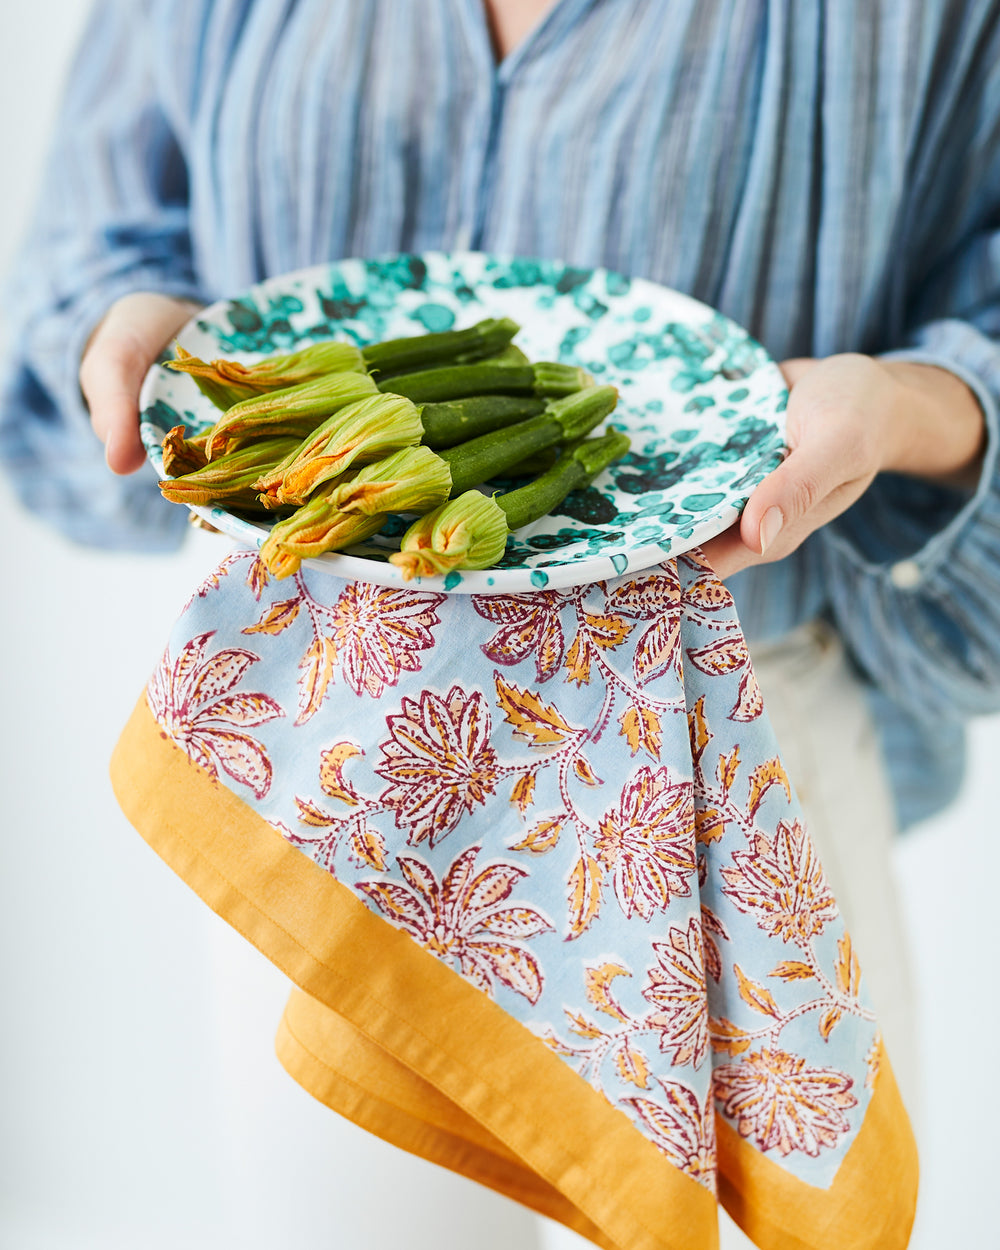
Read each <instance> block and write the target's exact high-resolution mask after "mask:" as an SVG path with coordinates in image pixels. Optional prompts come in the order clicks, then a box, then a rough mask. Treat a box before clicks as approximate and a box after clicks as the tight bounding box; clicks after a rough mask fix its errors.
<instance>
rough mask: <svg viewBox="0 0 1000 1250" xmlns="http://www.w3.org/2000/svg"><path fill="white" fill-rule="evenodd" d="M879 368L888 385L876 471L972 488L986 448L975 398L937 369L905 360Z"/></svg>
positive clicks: (958, 380)
mask: <svg viewBox="0 0 1000 1250" xmlns="http://www.w3.org/2000/svg"><path fill="white" fill-rule="evenodd" d="M879 365H880V367H881V368H882V369H883V370H884V371H885V373H886V375H887V377H888V380H889V383H890V399H889V407H888V429H889V435H888V437H887V440H886V452H885V456H884V459H883V463H882V469H883V470H888V471H891V472H895V473H902V474H905V475H907V476H908V477H918V478H922V479H924V480H926V481H930V482H937V483H940V484H941V485H947V486H953V487H958V488H961V489H974V488H975V485H976V483H977V481H978V478H979V473H980V470H981V468H982V461H983V454H984V451H985V447H986V422H985V418H984V416H983V410H982V408H981V407H980V405H979V401H978V399H977V398H976V396H975V394H974V393H973V392H972V391H971V390H970V388H969V387H968V386H967V385H966V384H965V383H964V382H963V381H962V379H961V378H959V377H957V376H956V375H955V374H954V373H952V372H951V371H950V370H948V369H946V368H942V367H939V366H937V365H929V364H922V363H916V362H911V361H906V360H882V361H879Z"/></svg>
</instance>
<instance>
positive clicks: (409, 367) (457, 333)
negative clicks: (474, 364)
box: [361, 317, 521, 379]
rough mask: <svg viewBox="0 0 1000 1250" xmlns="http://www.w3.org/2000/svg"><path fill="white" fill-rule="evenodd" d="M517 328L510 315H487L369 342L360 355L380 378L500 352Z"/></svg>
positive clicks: (466, 362) (478, 358) (466, 361)
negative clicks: (462, 324) (463, 324)
mask: <svg viewBox="0 0 1000 1250" xmlns="http://www.w3.org/2000/svg"><path fill="white" fill-rule="evenodd" d="M520 328H521V327H520V326H519V325H518V324H517V322H516V321H511V319H510V318H509V317H501V318H499V319H498V318H495V317H489V318H487V319H486V320H485V321H479V322H477V323H476V324H475V325H474V326H469V327H468V328H467V329H465V330H444V331H442V332H441V333H439V334H417V335H414V336H413V337H412V338H405V339H387V340H386V341H385V342H384V343H371V344H369V346H368V347H363V348H362V349H361V357H362V359H363V360H364V363H365V366H366V367H367V368H368V370H369V372H371V373H375V374H377V375H378V376H379V378H383V379H384V378H388V377H389V376H390V375H392V374H395V373H410V372H412V371H413V370H415V369H426V368H428V366H430V365H437V364H442V363H444V362H445V361H449V362H452V363H454V364H468V363H470V362H471V361H474V360H481V359H482V358H483V357H484V356H496V355H497V354H498V353H500V352H502V351H503V350H504V349H505V348H506V346H507V344H508V343H509V342H510V341H511V339H512V338H513V337H514V335H515V334H516V333H517V332H518V330H519V329H520Z"/></svg>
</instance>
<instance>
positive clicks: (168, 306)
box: [80, 293, 195, 473]
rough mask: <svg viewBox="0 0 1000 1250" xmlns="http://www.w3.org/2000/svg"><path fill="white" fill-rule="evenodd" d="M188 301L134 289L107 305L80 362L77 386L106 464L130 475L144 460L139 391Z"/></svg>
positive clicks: (185, 314) (183, 316) (186, 314)
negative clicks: (102, 445)
mask: <svg viewBox="0 0 1000 1250" xmlns="http://www.w3.org/2000/svg"><path fill="white" fill-rule="evenodd" d="M194 307H195V306H194V305H190V304H187V303H181V302H180V301H178V300H174V299H168V298H166V297H164V296H158V295H152V294H144V293H138V294H136V295H130V296H126V297H125V298H124V299H121V300H119V301H118V302H117V303H115V304H113V305H112V306H111V308H110V309H109V311H108V313H107V315H106V316H105V318H104V320H103V321H102V322H101V323H100V325H99V326H98V327H97V329H96V330H95V332H94V334H93V336H92V338H91V341H90V343H89V344H88V347H87V350H86V353H85V355H84V358H83V361H82V363H81V365H80V387H81V389H82V391H83V394H84V397H85V399H86V400H87V405H88V407H89V409H90V414H91V423H92V425H93V427H94V431H95V433H96V434H97V436H98V437H99V438H100V439H101V440H102V442H103V443H104V449H105V452H104V454H105V458H106V460H107V462H108V467H109V468H111V469H112V470H113V471H114V472H115V473H133V472H134V471H135V470H136V469H138V468H139V467H140V466H141V465H142V464H143V462H144V460H145V451H144V449H143V446H142V440H141V439H140V437H139V391H140V390H141V388H142V382H143V378H144V377H145V376H146V372H147V371H148V369H149V367H150V366H151V365H152V364H153V362H154V361H155V360H156V358H157V357H158V356H159V354H160V352H161V351H162V350H163V348H164V347H165V346H166V344H167V343H168V342H169V341H170V339H171V337H172V336H173V335H174V334H175V333H176V332H177V330H179V329H180V327H181V326H182V325H183V324H184V322H185V321H186V320H187V319H188V317H189V316H190V315H191V312H192V311H193V309H194Z"/></svg>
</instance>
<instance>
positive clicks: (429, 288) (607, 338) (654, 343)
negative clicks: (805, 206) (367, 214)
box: [140, 252, 787, 594]
mask: <svg viewBox="0 0 1000 1250" xmlns="http://www.w3.org/2000/svg"><path fill="white" fill-rule="evenodd" d="M502 316H507V317H513V318H514V320H515V321H517V322H518V323H519V324H520V326H521V327H522V328H521V332H520V333H519V334H518V336H517V339H516V342H517V344H518V345H519V346H520V347H521V348H522V349H523V350H524V351H525V352H527V354H528V355H529V356H530V357H531V358H532V359H533V360H562V361H565V362H567V363H570V364H578V365H582V366H583V367H584V368H585V369H588V370H589V371H590V372H591V373H592V374H593V375H594V377H595V378H596V379H597V381H599V382H601V383H611V384H612V385H614V386H616V387H617V388H618V390H619V394H620V398H619V402H618V408H617V409H616V411H615V412H614V414H613V415H612V417H611V421H610V423H611V424H612V425H614V426H615V427H617V428H619V429H622V430H624V431H625V432H626V433H627V434H628V435H629V436H630V438H631V440H632V448H631V450H630V452H629V453H628V455H627V456H626V457H625V458H624V459H623V460H621V461H620V462H618V463H617V464H615V465H612V466H611V468H610V469H609V470H607V471H605V472H604V473H603V474H601V476H600V477H599V478H598V479H597V480H596V481H595V482H594V483H593V484H592V485H591V486H590V487H588V488H587V489H586V490H582V491H576V492H575V493H574V494H572V495H570V496H569V497H568V498H567V499H566V500H565V501H564V502H563V503H562V504H561V505H560V506H559V507H558V508H557V509H556V510H555V512H554V513H553V514H552V515H550V516H548V517H545V518H543V519H542V520H541V521H538V522H536V523H535V524H533V525H530V526H526V527H525V528H524V529H521V530H519V531H518V532H517V534H516V535H513V536H511V538H510V540H509V541H508V544H507V550H506V551H505V553H504V555H503V557H502V559H501V560H500V562H499V564H498V565H497V567H496V568H494V569H487V570H482V571H468V572H464V573H451V574H449V575H448V576H447V578H443V577H437V578H423V579H420V580H419V581H417V582H414V583H413V585H415V586H417V585H419V586H420V588H421V589H427V590H432V589H434V590H437V589H440V590H447V591H451V592H457V593H462V594H472V593H478V594H483V593H491V592H492V593H497V594H499V593H511V592H514V593H517V592H522V591H532V590H541V589H544V590H554V589H559V588H564V587H568V586H577V585H583V584H585V583H587V582H594V581H599V580H601V579H603V578H606V577H612V576H617V575H620V574H621V573H624V572H626V571H627V570H629V569H633V570H638V569H643V568H649V567H651V566H652V565H655V564H659V563H660V562H661V561H663V560H665V559H667V558H669V557H671V556H676V555H679V554H680V553H681V552H683V551H686V550H688V549H689V548H691V547H693V546H696V545H697V544H699V543H702V542H705V541H706V540H707V539H709V538H711V537H713V536H714V535H716V534H718V533H721V531H722V530H724V529H726V528H727V527H728V526H729V525H731V524H732V523H733V521H735V520H736V518H737V517H738V516H739V512H740V509H741V508H742V507H743V505H744V503H745V502H746V499H747V497H748V496H749V494H750V492H751V491H752V490H753V489H754V487H755V486H756V485H757V484H758V483H759V482H760V481H761V480H762V479H763V478H764V477H765V476H766V474H767V473H769V472H770V471H771V470H772V469H773V468H775V467H776V466H777V465H778V464H779V463H780V461H781V458H782V455H783V454H784V450H785V449H784V441H783V440H784V410H785V405H786V402H787V391H786V389H785V385H784V381H783V379H782V376H781V372H780V370H779V369H778V367H777V365H776V364H775V363H774V362H773V361H772V360H771V359H770V358H769V357H768V355H767V353H766V352H765V351H764V349H763V348H762V347H761V346H760V345H759V344H758V343H756V342H755V341H754V340H753V339H751V338H750V337H749V335H747V334H746V332H745V331H743V330H741V329H740V327H739V326H737V325H735V324H734V323H733V322H731V321H729V320H728V319H727V318H726V317H723V316H722V315H721V314H720V313H717V312H715V311H713V310H712V309H710V308H708V307H706V306H705V305H704V304H700V303H698V302H697V301H696V300H692V299H690V298H688V297H687V296H685V295H681V294H680V293H678V292H676V291H671V290H668V289H666V288H665V287H661V286H657V285H656V284H655V283H652V282H646V281H644V280H642V279H638V278H631V279H630V278H627V277H625V276H623V275H621V274H615V273H610V272H609V271H607V270H604V269H579V268H574V267H573V266H570V265H565V264H562V263H560V262H557V261H544V260H532V259H527V258H514V259H510V258H503V257H498V256H492V255H487V254H483V253H478V252H463V253H451V254H446V253H439V252H429V253H425V254H423V255H420V256H405V255H404V256H390V257H386V258H384V259H381V260H346V261H340V262H337V263H336V264H331V265H323V266H318V267H315V268H312V269H305V270H302V271H300V272H297V273H292V274H287V275H284V276H282V277H278V278H273V279H271V280H269V281H268V282H264V283H261V284H260V285H258V286H255V287H252V288H251V289H250V290H249V291H247V292H245V293H244V294H242V295H240V296H239V297H238V298H235V299H232V300H225V301H222V302H220V303H218V304H214V305H212V307H211V308H207V309H205V310H204V311H203V312H202V313H201V314H199V316H198V317H197V318H195V320H193V321H191V322H190V323H189V324H188V325H187V326H186V327H185V329H184V330H183V331H182V333H181V334H180V336H179V339H180V342H181V343H182V344H183V345H184V347H185V348H187V350H188V351H190V352H193V353H194V354H195V355H199V356H204V357H212V356H220V355H225V356H233V357H236V358H238V359H241V360H244V361H247V362H249V361H252V360H254V359H258V358H259V357H261V356H266V355H272V354H274V353H276V352H286V351H290V350H293V349H294V348H296V347H298V346H301V345H304V344H305V343H308V342H314V341H316V340H318V339H325V338H342V339H348V340H351V341H353V342H356V343H358V344H361V345H364V344H366V343H371V342H376V341H379V340H381V339H387V338H397V337H401V336H404V335H411V334H423V333H426V332H427V331H432V330H433V331H437V330H446V329H450V328H452V327H453V326H455V327H463V326H467V325H471V324H472V323H473V322H475V321H478V320H480V319H481V318H483V317H502ZM140 402H141V407H142V436H143V441H144V442H145V445H146V448H147V450H148V452H149V457H150V460H151V461H152V463H153V466H154V468H155V469H156V470H157V472H158V473H162V459H161V457H160V442H161V441H162V438H163V435H164V434H165V432H166V431H167V430H168V429H169V428H170V426H172V425H176V424H178V423H179V422H181V421H183V422H184V423H185V425H187V426H188V428H189V430H191V431H199V430H202V429H204V428H206V427H207V426H209V425H210V424H212V422H213V421H214V420H215V419H216V417H217V416H218V413H217V411H216V410H215V409H214V408H213V407H212V405H211V404H210V403H209V402H208V401H207V400H206V399H205V398H204V397H203V396H202V395H201V393H200V392H199V391H198V390H197V388H196V387H195V385H194V383H193V382H192V381H191V379H190V378H188V377H187V376H185V375H182V374H177V373H174V372H172V371H171V370H169V369H166V368H164V367H162V366H161V365H155V366H154V367H153V368H152V369H151V370H150V372H149V375H148V376H147V378H146V381H145V384H144V386H143V390H142V396H141V401H140ZM195 511H197V512H199V513H200V514H201V515H202V516H204V517H205V518H206V519H208V520H210V521H211V523H212V524H213V525H215V526H216V528H218V529H221V530H223V531H224V532H225V533H228V534H230V535H232V536H233V537H235V538H237V539H239V540H241V541H243V542H246V543H248V544H250V545H259V544H260V542H261V541H262V540H263V538H264V536H265V534H266V532H267V531H266V528H265V526H263V525H261V524H253V523H251V522H249V521H246V520H243V519H242V518H240V517H237V516H234V515H232V514H231V513H228V512H226V511H224V510H223V509H221V508H199V509H195ZM401 530H402V526H401V525H400V524H398V523H397V524H395V525H390V526H388V527H387V529H386V531H385V532H384V533H383V534H380V535H378V536H377V537H376V538H375V539H372V540H371V541H370V542H369V543H367V544H364V545H363V546H360V547H356V548H352V549H351V550H350V552H349V553H340V554H336V555H333V554H331V555H326V556H322V557H320V558H319V559H318V560H313V561H309V562H308V563H309V564H310V565H312V566H313V567H316V568H326V569H328V570H329V571H330V572H334V573H336V574H338V575H339V576H341V577H355V578H358V579H359V580H363V581H370V582H377V583H380V584H383V585H399V584H401V582H402V575H401V573H400V571H399V570H398V569H397V568H396V567H395V565H392V564H390V563H389V562H388V560H387V558H386V557H387V555H388V553H389V552H390V551H391V550H392V549H393V544H394V543H396V544H398V537H399V533H400V532H401Z"/></svg>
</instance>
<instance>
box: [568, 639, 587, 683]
mask: <svg viewBox="0 0 1000 1250" xmlns="http://www.w3.org/2000/svg"><path fill="white" fill-rule="evenodd" d="M566 673H567V677H566V680H567V681H575V682H576V684H577V685H578V686H583V685H585V684H586V685H589V683H590V647H589V646H588V645H587V640H586V638H585V637H584V636H583V634H577V636H576V637H575V638H574V639H573V645H572V646H571V647H570V649H569V650H568V651H567V652H566Z"/></svg>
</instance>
